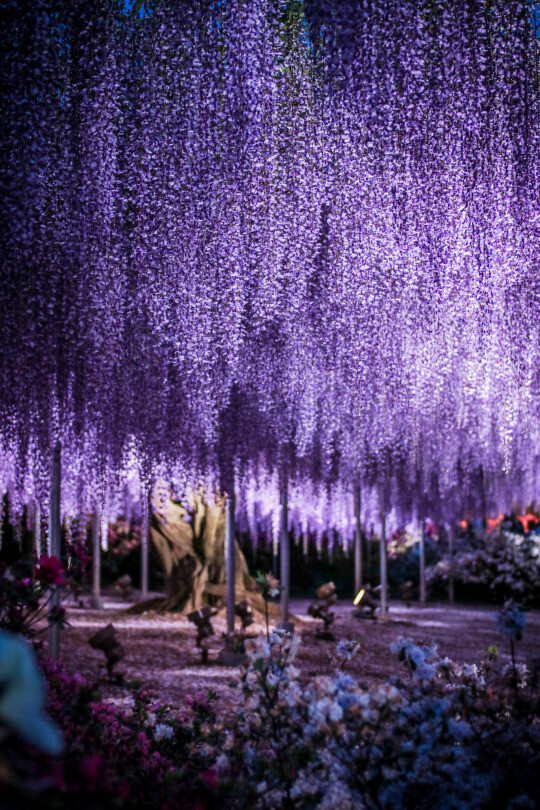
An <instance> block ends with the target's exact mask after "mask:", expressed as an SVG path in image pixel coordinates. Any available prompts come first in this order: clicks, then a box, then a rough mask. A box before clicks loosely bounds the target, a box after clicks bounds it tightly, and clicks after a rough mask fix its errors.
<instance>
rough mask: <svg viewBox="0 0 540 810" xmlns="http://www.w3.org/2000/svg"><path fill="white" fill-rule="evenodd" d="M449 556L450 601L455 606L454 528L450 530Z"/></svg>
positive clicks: (451, 527)
mask: <svg viewBox="0 0 540 810" xmlns="http://www.w3.org/2000/svg"><path fill="white" fill-rule="evenodd" d="M448 556H449V557H450V570H449V572H448V601H449V602H450V604H451V605H453V604H454V527H453V526H450V528H449V530H448Z"/></svg>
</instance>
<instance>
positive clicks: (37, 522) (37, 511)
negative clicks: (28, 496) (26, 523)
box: [33, 501, 41, 560]
mask: <svg viewBox="0 0 540 810" xmlns="http://www.w3.org/2000/svg"><path fill="white" fill-rule="evenodd" d="M33 529H34V553H35V555H36V557H37V558H38V560H39V558H40V557H41V507H40V505H39V503H38V502H37V501H36V502H35V504H34V526H33Z"/></svg>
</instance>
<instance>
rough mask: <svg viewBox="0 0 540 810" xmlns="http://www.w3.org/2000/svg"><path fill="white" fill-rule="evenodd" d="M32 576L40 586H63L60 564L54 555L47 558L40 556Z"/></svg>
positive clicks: (62, 572) (44, 555) (62, 570)
mask: <svg viewBox="0 0 540 810" xmlns="http://www.w3.org/2000/svg"><path fill="white" fill-rule="evenodd" d="M34 574H35V577H36V579H37V580H38V581H39V582H41V584H42V585H63V584H64V581H65V580H64V569H63V567H62V563H61V562H60V560H59V559H58V557H56V556H54V555H53V556H52V557H47V555H46V554H42V555H41V557H40V558H39V564H38V565H37V566H36V568H35V571H34Z"/></svg>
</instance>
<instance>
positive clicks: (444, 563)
mask: <svg viewBox="0 0 540 810" xmlns="http://www.w3.org/2000/svg"><path fill="white" fill-rule="evenodd" d="M453 571H454V581H455V582H458V583H462V584H464V585H479V586H484V587H487V588H489V589H490V590H491V592H492V594H493V596H494V598H495V599H496V600H497V601H501V600H503V599H510V598H514V599H517V600H519V601H520V602H521V603H537V602H538V598H539V594H540V536H538V535H535V534H529V535H525V536H523V535H519V534H513V533H511V532H505V531H500V532H492V533H490V534H486V535H485V537H484V539H483V540H482V542H481V543H480V545H478V542H477V541H476V542H475V544H474V546H473V545H472V544H471V545H470V546H469V545H467V544H465V541H462V547H461V548H460V549H458V550H457V552H456V553H455V554H454V564H453ZM449 576H450V560H449V559H448V557H444V558H443V559H442V560H441V561H439V562H438V563H437V564H436V565H434V566H430V567H428V568H427V569H426V578H427V581H428V583H429V584H430V585H435V584H437V583H438V582H446V581H447V580H448V578H449Z"/></svg>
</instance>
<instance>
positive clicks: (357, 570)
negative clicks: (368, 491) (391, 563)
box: [354, 485, 364, 596]
mask: <svg viewBox="0 0 540 810" xmlns="http://www.w3.org/2000/svg"><path fill="white" fill-rule="evenodd" d="M361 508H362V490H361V489H360V486H359V485H357V486H356V487H355V490H354V516H355V523H356V525H355V534H354V595H355V596H356V594H357V593H359V591H360V589H361V588H362V585H363V579H364V572H363V569H362V524H361V520H360V510H361Z"/></svg>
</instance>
